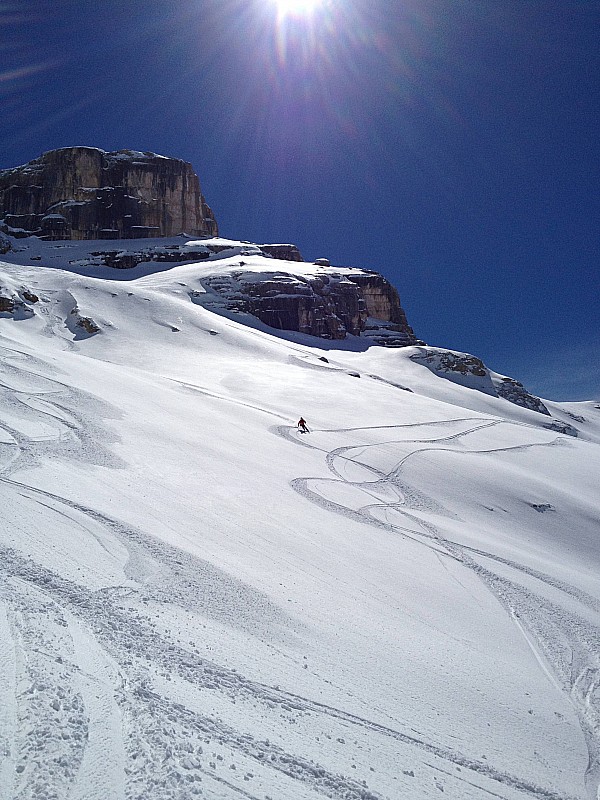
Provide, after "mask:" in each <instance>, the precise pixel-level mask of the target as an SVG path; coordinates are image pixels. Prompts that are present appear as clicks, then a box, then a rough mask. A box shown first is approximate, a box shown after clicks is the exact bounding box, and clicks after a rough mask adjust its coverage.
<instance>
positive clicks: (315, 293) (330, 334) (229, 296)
mask: <svg viewBox="0 0 600 800" xmlns="http://www.w3.org/2000/svg"><path fill="white" fill-rule="evenodd" d="M204 283H205V284H206V285H207V286H208V287H209V288H210V289H212V290H213V292H216V293H218V294H219V295H220V296H221V297H223V298H226V300H227V301H228V302H227V305H226V307H227V309H228V310H230V311H239V312H246V313H249V314H252V315H253V316H255V317H257V318H258V319H260V320H261V321H262V322H264V323H265V324H266V325H269V326H270V327H271V328H276V329H277V330H288V331H298V332H300V333H307V334H309V335H311V336H318V337H320V338H322V339H344V338H345V337H346V334H347V333H350V334H352V335H354V336H359V335H360V334H361V332H362V331H363V330H364V326H365V323H366V319H367V309H366V304H365V302H364V300H363V299H362V296H361V293H360V290H359V288H358V287H357V285H356V284H355V283H353V282H352V281H350V280H348V278H347V277H346V275H344V274H343V273H339V272H334V273H319V274H318V275H314V276H310V277H300V276H298V275H291V274H287V273H283V272H277V273H273V274H271V275H268V276H267V275H264V273H263V274H261V275H260V278H259V276H257V275H256V274H255V273H251V272H247V273H242V272H234V273H232V274H231V276H223V275H219V276H214V277H210V276H209V277H208V278H206V279H205V280H204Z"/></svg>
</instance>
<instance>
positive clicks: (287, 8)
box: [273, 0, 322, 17]
mask: <svg viewBox="0 0 600 800" xmlns="http://www.w3.org/2000/svg"><path fill="white" fill-rule="evenodd" d="M273 3H274V4H275V7H276V8H277V12H278V14H279V16H280V17H287V16H294V17H301V16H305V15H307V14H310V13H311V12H312V11H315V10H316V9H317V8H318V6H320V5H321V3H322V0H273Z"/></svg>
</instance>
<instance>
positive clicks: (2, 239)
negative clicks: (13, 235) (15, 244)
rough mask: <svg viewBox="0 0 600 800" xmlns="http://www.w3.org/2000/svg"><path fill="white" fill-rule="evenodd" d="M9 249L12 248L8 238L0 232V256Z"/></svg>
mask: <svg viewBox="0 0 600 800" xmlns="http://www.w3.org/2000/svg"><path fill="white" fill-rule="evenodd" d="M10 250H12V244H11V243H10V239H8V238H7V237H6V236H5V235H4V234H3V233H0V256H3V255H4V254H5V253H8V252H9V251H10Z"/></svg>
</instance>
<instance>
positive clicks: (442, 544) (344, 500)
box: [274, 418, 600, 800]
mask: <svg viewBox="0 0 600 800" xmlns="http://www.w3.org/2000/svg"><path fill="white" fill-rule="evenodd" d="M473 422H474V420H473V418H470V419H468V420H465V419H456V420H453V421H451V422H429V423H416V424H415V423H413V424H411V425H398V426H384V427H380V428H376V427H371V428H356V429H337V430H335V431H334V430H332V431H325V432H323V433H324V434H325V436H326V437H327V440H328V441H331V438H332V434H343V435H344V438H346V439H347V438H348V437H349V436H350V437H355V439H356V442H355V443H353V444H350V445H348V444H346V445H344V446H340V447H334V448H333V449H328V448H327V447H322V446H319V444H318V441H319V440H318V439H317V442H316V443H314V444H313V439H312V438H310V437H306V436H303V437H300V436H299V435H298V434H297V433H295V432H294V431H293V429H291V428H285V427H279V428H276V429H274V431H275V432H276V433H278V434H279V435H281V436H283V437H285V438H288V439H291V440H292V441H295V442H297V443H298V444H300V445H302V446H304V447H311V448H312V449H317V450H319V451H321V452H323V455H324V458H325V463H326V465H327V468H328V469H329V472H330V473H331V476H332V477H331V478H297V479H295V480H294V481H292V487H293V488H294V489H295V490H296V491H297V492H298V493H299V494H301V495H303V496H304V497H306V498H307V500H309V501H311V502H313V503H316V504H317V505H319V506H321V507H322V508H325V509H327V510H329V511H331V512H333V513H337V514H341V515H343V516H346V517H348V518H350V519H353V520H355V521H358V522H362V523H365V524H368V525H373V526H376V527H379V528H382V529H383V530H386V531H389V532H393V533H395V534H399V535H402V536H406V537H408V538H411V539H413V540H416V541H419V542H421V543H423V545H424V546H426V547H429V548H431V549H433V550H435V551H436V552H437V553H438V554H442V555H446V556H447V557H450V558H453V559H454V560H456V561H458V562H459V563H461V564H462V565H463V566H464V567H465V568H467V569H469V570H471V571H472V572H474V573H475V574H476V575H477V576H478V577H479V578H480V579H481V580H482V581H483V583H484V584H485V585H486V586H487V588H488V589H489V590H490V592H492V594H493V595H494V596H495V597H496V598H497V599H498V601H499V602H500V603H501V604H502V605H503V606H504V608H505V609H506V610H507V612H508V613H509V614H510V616H511V619H513V621H515V622H516V623H517V625H518V628H519V630H520V631H521V632H522V633H523V635H525V637H526V639H527V641H528V643H529V644H530V645H531V646H532V647H534V652H535V655H536V658H538V660H540V665H541V666H542V668H543V669H546V667H545V662H544V661H543V660H545V661H547V663H548V664H549V665H551V669H552V672H553V677H552V680H553V681H554V682H555V685H558V686H560V687H561V688H562V690H563V691H565V692H566V693H567V695H568V696H569V697H570V699H571V700H572V702H573V705H574V707H575V709H576V711H577V713H578V716H579V719H580V724H581V728H582V732H583V734H584V737H585V740H586V743H587V746H588V753H589V764H588V768H587V771H586V775H585V783H586V787H587V791H588V795H589V797H590V800H598V798H600V622H598V621H596V622H595V623H594V622H591V621H590V620H591V619H593V618H595V620H598V612H600V601H598V599H597V598H595V597H592V596H591V595H589V594H587V593H586V592H584V591H582V590H580V589H579V588H577V587H575V586H572V585H569V584H567V583H566V582H564V581H560V580H558V579H556V578H554V577H553V576H550V575H547V574H544V573H542V572H540V571H539V570H534V569H532V568H530V567H528V566H526V565H524V564H520V563H517V562H515V561H511V560H509V559H506V558H502V557H501V556H498V555H496V554H494V553H490V552H485V551H482V550H478V549H476V548H472V547H468V546H466V545H463V544H461V543H459V542H457V541H454V540H451V539H449V538H448V537H447V536H444V535H443V533H442V530H441V528H440V526H439V525H435V524H433V522H431V519H430V518H429V517H430V515H438V516H442V517H443V516H447V517H448V516H452V515H451V513H450V512H449V511H448V510H447V509H445V508H444V507H443V506H442V505H441V504H440V503H439V501H438V500H436V498H435V497H434V496H432V494H431V491H432V490H431V487H428V488H427V493H426V492H425V491H424V489H423V488H415V487H414V486H411V485H409V484H408V483H407V482H406V480H405V479H404V471H405V467H406V465H407V464H408V463H409V462H411V461H412V460H414V459H415V458H418V457H419V456H421V455H423V454H432V453H436V452H440V451H442V452H451V453H454V454H456V455H458V456H461V455H465V454H470V455H472V454H492V453H510V452H518V451H522V450H525V449H530V448H540V447H553V446H554V445H555V444H556V443H558V442H559V441H560V439H559V438H558V439H553V440H550V441H547V442H532V443H524V444H519V445H515V446H510V447H497V448H487V449H482V448H481V447H477V446H476V445H473V446H469V437H470V436H471V435H472V434H477V433H478V432H479V431H481V430H483V429H486V428H488V429H489V428H491V427H494V426H499V425H514V423H508V422H503V421H501V420H489V419H486V418H481V419H480V420H477V421H476V424H473ZM448 425H452V426H454V427H455V428H456V427H459V430H455V431H454V432H451V433H449V434H446V435H441V436H436V435H433V431H434V430H435V429H436V428H437V429H443V427H444V426H448ZM521 427H524V428H526V426H521ZM419 430H422V431H425V430H428V431H429V432H430V433H429V435H427V436H424V437H423V436H422V437H419V436H418V435H417V436H415V435H414V434H418V432H419ZM376 433H380V434H381V436H380V438H379V440H376V441H373V439H374V438H375V434H376ZM394 433H396V434H397V436H396V438H394V436H393V434H394ZM394 448H397V449H398V451H405V452H403V454H402V455H401V456H400V457H399V458H398V459H397V460H396V461H395V462H394V461H390V456H389V451H392V452H393V450H394ZM384 451H385V452H384ZM406 451H408V452H406ZM361 473H362V474H361ZM499 565H503V566H505V567H509V568H510V569H509V573H510V577H507V576H506V574H505V573H506V570H502V574H500V573H499V571H498V570H497V567H498V566H499ZM495 567H496V568H495ZM531 579H533V581H532V580H531ZM532 583H533V585H535V584H536V583H538V584H539V587H540V590H539V591H535V590H534V589H532V588H531V585H532ZM550 595H553V597H550ZM561 596H562V597H564V598H569V601H568V602H566V601H565V602H564V603H563V602H561V601H560V597H561ZM573 600H575V601H576V602H575V604H574V603H573V602H572V601H573ZM577 605H579V611H578V610H577ZM499 780H500V782H502V780H503V779H501V778H500V779H499Z"/></svg>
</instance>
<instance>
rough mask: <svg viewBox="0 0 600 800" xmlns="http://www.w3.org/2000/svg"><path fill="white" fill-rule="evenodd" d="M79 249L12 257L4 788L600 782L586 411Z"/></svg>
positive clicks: (0, 736) (549, 793)
mask: <svg viewBox="0 0 600 800" xmlns="http://www.w3.org/2000/svg"><path fill="white" fill-rule="evenodd" d="M91 245H93V243H89V242H85V243H77V242H70V243H64V245H62V246H63V247H66V248H70V250H69V251H68V255H69V258H66V256H65V255H62V254H61V252H60V250H59V249H58V248H57V246H56V245H54V246H53V247H52V249H50V245H46V244H44V243H40V242H37V241H36V240H26V243H25V244H23V245H22V247H23V251H22V252H20V253H19V252H16V253H15V252H13V253H8V254H6V255H5V256H3V258H4V259H5V261H4V262H2V263H0V287H2V289H3V292H1V293H3V294H5V295H6V293H7V292H12V293H14V296H16V297H18V296H19V295H21V296H22V292H23V288H24V287H25V288H26V289H27V290H29V292H31V293H34V294H35V295H36V296H37V297H38V298H39V300H38V302H37V303H33V302H31V303H25V305H24V306H23V307H22V308H20V311H19V313H15V314H8V313H0V509H1V516H0V547H1V548H2V559H1V562H0V564H1V573H0V574H1V579H0V676H1V677H0V752H1V754H2V761H0V800H13V798H15V799H16V798H19V800H25V799H27V800H29V799H30V798H32V799H33V798H35V799H36V800H51V798H60V800H63V798H65V799H66V798H68V799H69V800H124V798H140V800H141V798H144V800H175V798H177V800H183V798H186V799H187V798H193V797H205V798H211V799H212V798H223V799H224V800H225V799H226V800H230V799H231V800H237V798H253V799H256V800H258V798H261V800H263V799H265V800H266V798H271V800H288V799H289V800H316V799H317V798H320V797H331V798H335V799H336V800H342V799H343V800H375V798H378V799H379V798H387V799H388V800H400V799H401V798H402V799H404V798H410V799H411V800H412V799H413V798H414V799H415V800H421V799H424V798H437V797H439V796H440V794H441V793H443V795H444V797H447V798H461V799H462V798H466V799H467V800H479V798H498V797H499V798H505V800H521V799H522V798H544V799H545V800H566V799H567V798H578V799H581V800H583V799H586V800H589V799H590V798H598V796H599V795H598V786H599V784H600V749H599V746H600V689H599V678H600V672H599V661H600V637H599V631H600V613H599V612H600V585H599V582H598V575H599V569H598V568H599V561H600V558H599V554H600V547H599V544H600V540H599V536H600V524H599V523H600V499H599V493H598V477H597V476H598V475H599V474H600V448H599V443H600V409H599V408H598V404H596V403H592V402H590V403H577V404H574V403H568V404H560V403H552V402H550V401H544V402H545V404H546V405H547V407H548V408H549V409H550V411H551V413H552V415H553V418H554V419H555V420H562V421H564V422H567V421H568V422H569V424H570V425H572V426H573V427H574V428H576V432H577V434H578V435H577V436H576V437H575V436H570V435H565V434H562V433H560V432H558V431H556V430H551V429H548V428H547V427H545V425H547V424H548V422H549V417H548V416H545V415H543V414H539V413H536V412H534V411H531V410H528V409H525V408H521V407H519V406H515V405H513V404H511V403H509V402H507V401H506V400H503V399H500V398H497V397H494V396H492V395H489V394H484V393H482V392H478V391H474V390H473V389H472V388H469V387H468V386H464V385H460V384H458V383H454V382H451V381H448V380H444V378H442V377H440V376H439V375H436V374H435V373H433V372H432V371H431V370H429V369H428V368H427V367H425V366H423V365H422V364H419V363H417V362H415V361H413V360H411V358H410V356H411V354H413V355H414V350H415V348H406V349H400V350H388V349H384V348H378V347H367V346H366V345H365V344H364V342H362V340H354V341H353V340H348V341H346V342H335V343H331V342H324V341H321V340H314V339H312V340H311V339H310V338H309V337H305V336H301V335H299V334H290V335H289V336H285V335H281V333H279V334H278V335H275V332H271V331H269V329H267V328H266V327H265V326H263V325H261V324H260V323H258V322H257V321H256V320H254V321H253V320H252V319H246V318H244V319H239V318H235V317H234V316H233V315H231V314H230V315H229V316H227V314H226V312H225V310H223V312H224V313H222V314H217V313H214V311H211V310H208V308H207V307H205V306H204V305H203V304H202V303H201V302H195V301H194V292H195V293H196V295H195V299H196V300H197V299H198V297H199V296H200V295H201V294H202V292H203V291H204V287H203V284H202V281H203V279H204V278H205V277H206V276H207V275H208V274H215V271H216V270H220V271H221V272H222V273H223V274H226V273H227V269H228V268H229V269H231V267H232V265H233V263H234V260H235V259H234V256H235V258H237V261H235V263H236V264H239V258H238V256H239V251H236V252H235V253H234V254H233V255H232V254H230V255H231V258H229V259H228V254H227V252H225V253H223V254H221V255H222V256H223V257H222V258H220V259H216V260H214V261H213V260H212V259H211V260H210V261H209V262H202V263H200V264H185V265H181V266H172V267H171V266H170V265H168V267H169V268H167V269H165V265H160V266H159V265H156V264H152V265H149V266H148V268H147V269H145V268H144V267H143V266H142V265H140V266H138V267H137V268H136V269H135V270H134V271H132V272H129V271H114V270H109V269H106V268H104V269H101V268H96V269H95V270H93V271H92V270H89V269H88V271H87V273H86V270H85V269H83V268H81V267H74V266H69V264H68V261H69V260H76V259H77V258H80V257H81V255H80V254H81V253H82V252H83V248H84V246H85V247H88V249H90V247H91ZM121 245H123V243H122V242H121ZM32 248H37V249H36V250H35V251H34V250H33V249H32ZM44 248H46V250H44ZM37 250H39V251H40V252H41V253H42V256H43V262H44V264H52V265H53V266H40V265H39V263H35V262H34V263H32V262H31V259H30V256H31V255H34V256H35V257H36V258H37ZM66 252H67V250H66V249H65V253H66ZM57 254H58V255H57ZM73 255H74V258H72V256H73ZM51 258H55V261H51ZM253 258H258V257H257V256H252V257H250V259H249V260H250V262H252V259H253ZM263 260H264V261H266V259H263ZM40 263H41V262H40ZM272 263H273V264H274V265H275V266H277V267H278V268H280V269H283V268H284V267H285V269H287V270H291V269H299V270H301V269H306V267H307V265H302V264H298V265H295V266H294V265H292V264H290V263H285V264H283V263H281V262H274V261H272ZM256 268H257V269H259V267H258V266H257V267H256ZM260 268H261V269H262V267H260ZM159 269H160V270H162V271H159ZM79 319H91V320H93V321H94V323H95V324H96V325H97V326H98V328H99V332H98V333H95V334H92V335H90V334H89V333H88V332H86V330H85V329H84V328H82V327H81V326H80V325H77V324H76V323H77V320H79ZM246 323H251V324H246ZM407 389H409V390H410V391H407ZM301 414H302V415H303V416H304V417H305V419H306V420H307V421H308V424H309V427H310V428H311V433H310V434H304V435H303V434H300V433H298V432H297V430H296V425H295V423H296V421H297V419H298V417H299V416H300V415H301Z"/></svg>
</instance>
